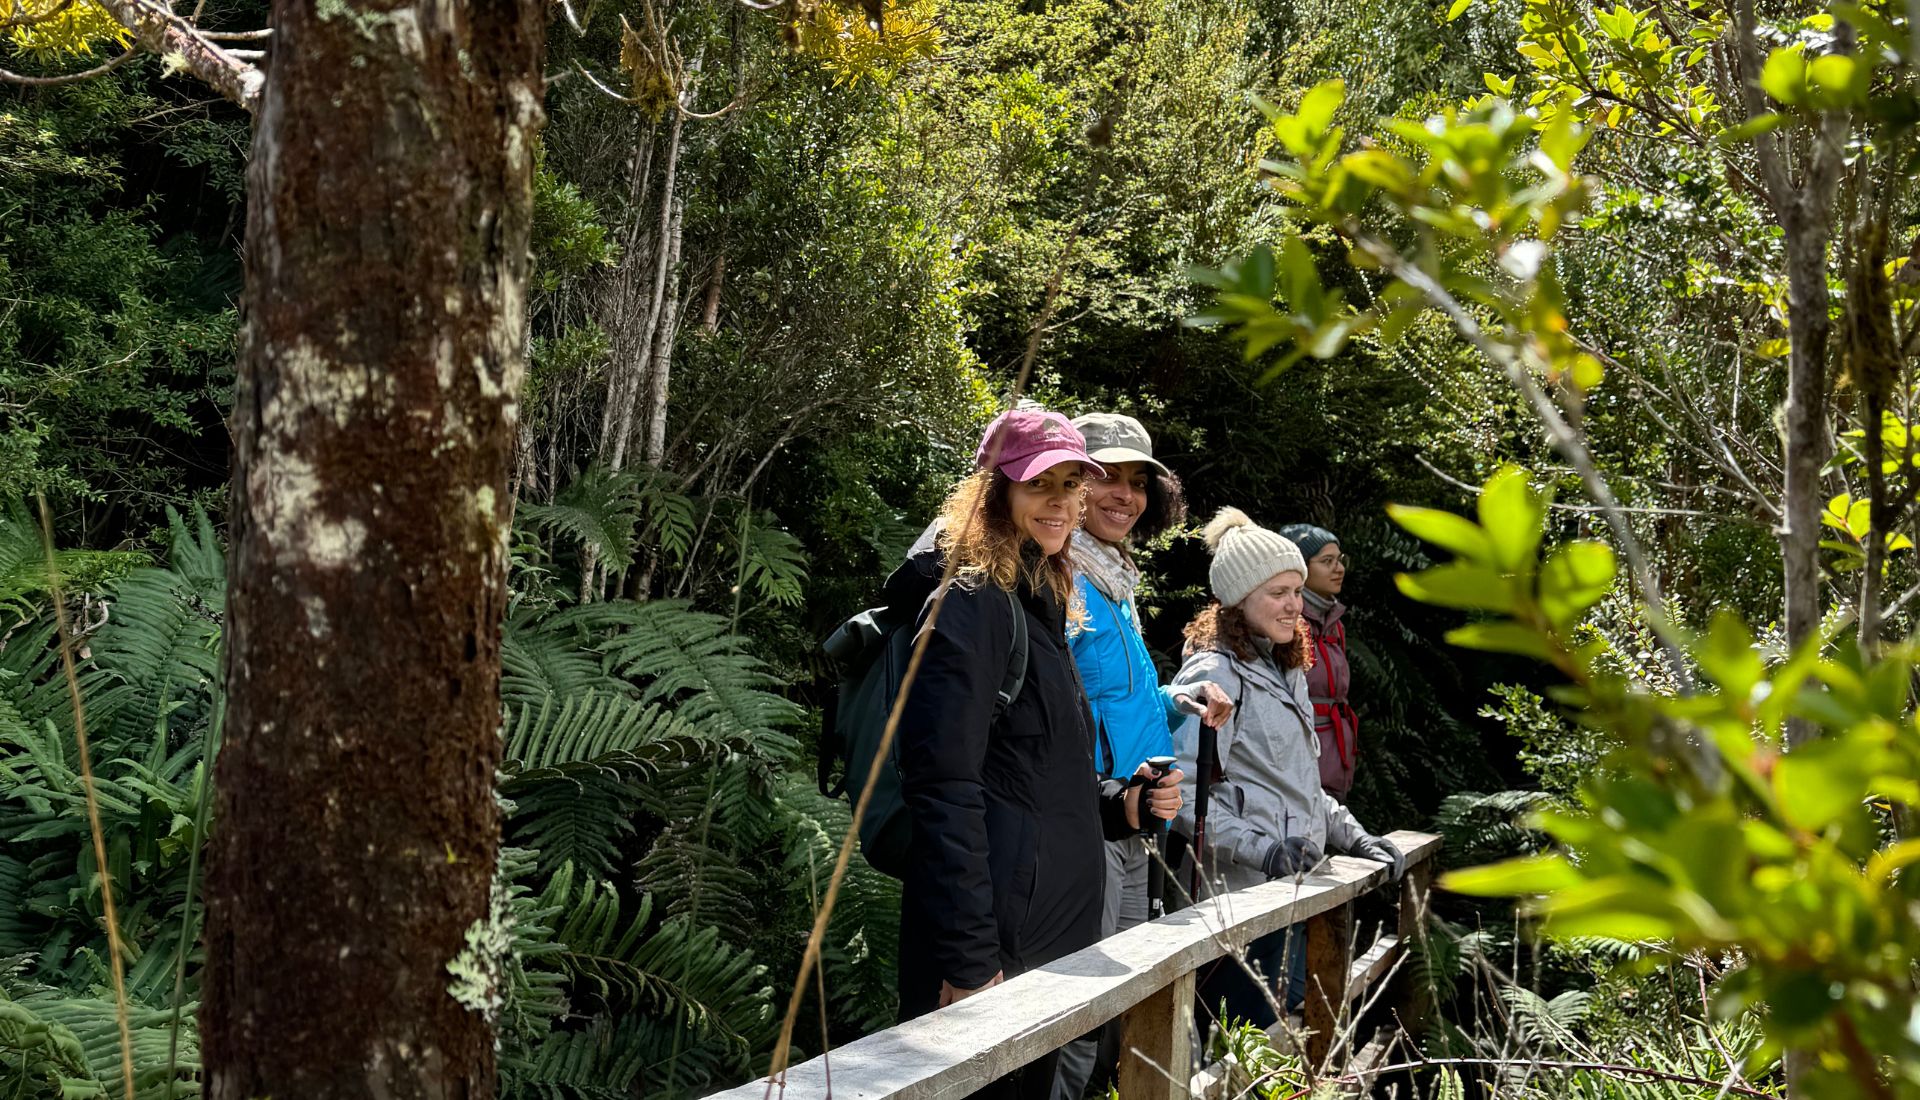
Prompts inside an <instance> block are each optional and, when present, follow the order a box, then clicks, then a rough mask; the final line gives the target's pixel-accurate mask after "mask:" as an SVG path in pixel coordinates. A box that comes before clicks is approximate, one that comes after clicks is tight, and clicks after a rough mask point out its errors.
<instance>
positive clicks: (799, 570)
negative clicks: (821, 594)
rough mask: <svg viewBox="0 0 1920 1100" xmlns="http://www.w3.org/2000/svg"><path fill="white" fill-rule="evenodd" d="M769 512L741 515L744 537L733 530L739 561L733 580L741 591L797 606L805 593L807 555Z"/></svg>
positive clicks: (780, 604) (789, 605)
mask: <svg viewBox="0 0 1920 1100" xmlns="http://www.w3.org/2000/svg"><path fill="white" fill-rule="evenodd" d="M778 523H779V517H777V516H775V515H774V514H773V513H772V512H762V513H761V514H760V515H758V516H751V515H749V516H743V517H742V522H741V526H742V527H744V528H745V531H744V536H745V537H744V538H740V537H738V536H739V535H740V534H741V532H737V531H736V532H735V534H736V538H735V540H734V541H735V544H736V545H735V546H734V547H733V548H732V549H733V553H734V554H735V556H736V559H737V561H738V563H739V564H738V574H739V575H738V577H737V578H736V581H735V583H737V584H738V585H739V586H740V590H741V592H742V593H746V594H751V595H752V596H753V597H755V598H756V599H759V600H764V601H766V602H767V603H771V604H777V605H779V606H783V607H797V606H799V604H800V602H801V601H802V600H803V599H804V598H805V595H806V582H807V555H806V550H805V548H804V547H803V546H801V544H800V540H799V539H797V538H794V537H793V536H792V535H790V534H788V533H787V532H785V531H782V530H781V529H780V528H779V527H778V526H776V524H778Z"/></svg>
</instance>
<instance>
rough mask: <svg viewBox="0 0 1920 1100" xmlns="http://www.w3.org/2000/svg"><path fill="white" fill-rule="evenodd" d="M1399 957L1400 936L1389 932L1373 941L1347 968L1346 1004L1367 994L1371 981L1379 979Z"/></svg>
mask: <svg viewBox="0 0 1920 1100" xmlns="http://www.w3.org/2000/svg"><path fill="white" fill-rule="evenodd" d="M1399 957H1400V937H1399V936H1396V935H1394V934H1393V933H1391V932H1389V933H1387V934H1386V935H1384V936H1381V937H1380V938H1379V939H1377V940H1375V941H1373V946H1372V947H1369V948H1367V950H1366V952H1365V953H1363V954H1362V955H1361V956H1360V957H1359V958H1357V959H1355V960H1353V965H1352V966H1350V967H1348V968H1347V990H1346V999H1347V1003H1348V1004H1352V1003H1353V1002H1354V1001H1357V1000H1359V999H1360V998H1362V997H1364V996H1366V995H1367V991H1368V990H1370V989H1372V988H1373V983H1375V982H1377V981H1379V980H1380V975H1382V974H1385V973H1386V972H1387V971H1388V970H1389V969H1391V968H1392V967H1393V963H1394V960H1396V959H1398V958H1399Z"/></svg>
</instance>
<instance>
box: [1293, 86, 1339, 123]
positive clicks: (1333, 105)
mask: <svg viewBox="0 0 1920 1100" xmlns="http://www.w3.org/2000/svg"><path fill="white" fill-rule="evenodd" d="M1346 98H1347V82H1346V81H1344V80H1339V79H1334V80H1327V81H1323V82H1321V83H1319V84H1316V85H1314V86H1313V88H1312V89H1311V90H1309V91H1308V92H1307V94H1306V95H1304V96H1302V97H1300V109H1299V110H1298V111H1295V112H1294V113H1293V117H1295V118H1297V119H1299V120H1300V124H1301V125H1302V126H1304V127H1306V130H1307V133H1309V134H1314V135H1317V134H1320V133H1323V132H1324V131H1325V130H1326V128H1327V124H1328V123H1331V122H1332V121H1333V112H1335V111H1337V110H1339V109H1340V103H1341V101H1342V100H1344V99H1346Z"/></svg>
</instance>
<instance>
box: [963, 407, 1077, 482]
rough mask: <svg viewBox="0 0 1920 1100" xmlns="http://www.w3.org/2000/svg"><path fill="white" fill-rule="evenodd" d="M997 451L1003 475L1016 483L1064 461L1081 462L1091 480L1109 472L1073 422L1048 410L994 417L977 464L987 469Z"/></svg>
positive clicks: (974, 456) (977, 452) (1018, 411)
mask: <svg viewBox="0 0 1920 1100" xmlns="http://www.w3.org/2000/svg"><path fill="white" fill-rule="evenodd" d="M996 449H997V450H998V453H999V457H998V459H997V460H996V464H997V465H998V467H999V469H1000V472H1001V473H1003V474H1005V475H1007V477H1008V478H1010V479H1011V480H1014V481H1025V480H1027V479H1028V478H1030V477H1033V476H1035V475H1037V474H1039V473H1040V472H1041V471H1043V470H1046V469H1049V468H1051V467H1054V466H1058V465H1060V464H1061V463H1062V462H1078V463H1080V465H1081V466H1082V467H1084V468H1085V469H1086V473H1087V476H1088V477H1101V476H1103V475H1104V473H1105V471H1103V470H1101V468H1100V464H1099V463H1097V462H1095V461H1094V460H1093V459H1092V458H1090V457H1088V455H1087V441H1086V439H1085V438H1084V437H1083V436H1081V434H1080V431H1079V429H1078V428H1075V427H1074V426H1073V422H1072V421H1070V420H1068V419H1067V418H1066V417H1064V416H1061V415H1060V414H1059V413H1057V412H1048V411H1046V410H1045V409H1011V410H1009V411H1007V412H1003V413H1001V414H1000V415H999V416H996V417H994V418H993V423H991V424H989V425H987V434H986V435H984V436H982V437H981V439H980V449H979V450H977V451H975V452H974V454H973V461H974V464H975V465H976V466H979V467H980V468H982V469H985V468H986V465H987V460H988V459H991V458H994V456H995V450H996Z"/></svg>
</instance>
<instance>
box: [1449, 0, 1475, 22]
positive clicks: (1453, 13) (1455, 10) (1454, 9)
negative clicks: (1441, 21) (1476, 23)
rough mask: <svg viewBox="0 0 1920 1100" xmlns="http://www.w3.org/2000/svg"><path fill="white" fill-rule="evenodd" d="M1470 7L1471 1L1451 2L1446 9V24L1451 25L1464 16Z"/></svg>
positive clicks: (1458, 0)
mask: <svg viewBox="0 0 1920 1100" xmlns="http://www.w3.org/2000/svg"><path fill="white" fill-rule="evenodd" d="M1472 6H1473V0H1453V4H1452V5H1451V6H1450V7H1448V8H1447V22H1449V23H1451V22H1453V21H1454V20H1456V19H1458V18H1460V17H1461V16H1463V15H1465V14H1466V13H1467V9H1468V8H1470V7H1472Z"/></svg>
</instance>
